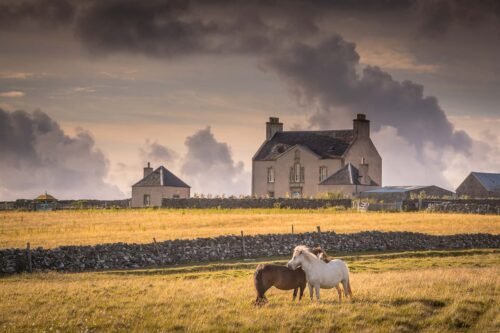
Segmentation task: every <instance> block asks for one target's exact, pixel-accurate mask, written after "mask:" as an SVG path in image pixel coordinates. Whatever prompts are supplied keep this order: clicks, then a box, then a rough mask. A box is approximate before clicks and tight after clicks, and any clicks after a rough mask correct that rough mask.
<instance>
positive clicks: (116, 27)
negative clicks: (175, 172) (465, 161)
mask: <svg viewBox="0 0 500 333" xmlns="http://www.w3.org/2000/svg"><path fill="white" fill-rule="evenodd" d="M20 3H21V4H22V5H18V4H17V2H15V1H9V2H8V5H4V7H3V9H4V13H7V14H8V15H6V14H0V25H1V24H2V23H3V24H4V25H9V26H14V25H16V24H19V23H16V22H20V23H23V22H24V21H26V20H30V21H33V22H38V23H42V25H44V24H46V23H43V22H47V18H52V19H53V20H54V21H57V22H60V23H58V24H66V25H67V26H68V27H69V28H70V29H71V30H72V31H73V32H74V34H75V36H76V38H77V39H78V40H79V41H80V42H81V43H82V44H83V46H84V47H85V48H86V49H88V50H90V51H92V52H95V53H101V54H113V53H135V54H144V55H147V56H150V57H154V58H164V59H168V60H173V59H177V58H182V59H185V57H187V56H199V55H213V54H216V55H244V56H251V57H253V58H257V59H258V60H259V63H260V66H261V68H263V69H265V70H266V71H268V72H271V73H275V74H276V75H277V76H278V77H279V79H280V80H281V81H282V82H283V83H284V84H285V85H286V87H287V88H288V90H289V91H290V92H291V93H292V94H293V95H294V96H295V97H296V99H297V101H298V102H299V103H300V105H303V106H305V107H307V108H308V109H309V110H311V111H312V112H311V113H309V126H310V127H319V128H325V127H328V128H330V127H335V125H336V124H337V123H339V122H342V121H346V120H348V119H351V118H352V116H353V115H354V114H355V113H358V112H362V113H366V114H367V115H368V117H369V118H370V119H371V120H372V124H373V127H374V130H375V131H379V130H382V129H383V128H384V127H387V128H393V129H395V131H396V135H397V137H398V138H401V140H402V142H404V144H405V145H406V146H409V147H411V149H412V150H414V151H415V154H416V158H417V159H418V163H422V164H424V165H426V166H427V167H428V168H429V170H433V172H434V171H435V172H436V173H441V175H445V171H443V170H445V169H442V168H441V167H443V161H442V160H441V159H439V158H436V157H435V155H436V154H439V153H438V152H447V154H449V155H450V156H451V154H456V156H462V157H463V156H465V157H466V158H467V157H471V156H475V157H476V158H478V159H480V160H488V158H487V155H489V154H492V152H493V151H492V150H491V149H493V148H491V147H492V146H489V145H486V146H481V147H480V148H478V147H479V146H480V145H479V146H478V142H477V141H474V140H472V139H471V138H470V136H469V135H468V134H467V133H466V132H465V131H460V130H456V129H455V128H454V126H453V124H452V123H451V122H450V121H449V119H448V118H447V116H446V114H445V112H444V110H443V109H442V107H441V105H440V103H439V101H438V99H437V98H436V97H433V96H427V95H426V94H425V91H424V87H423V85H420V84H418V83H415V82H412V81H400V80H396V79H395V78H393V76H391V75H390V74H389V73H388V72H386V71H384V70H383V69H381V68H379V67H374V66H365V67H363V66H362V64H361V63H360V55H359V54H358V52H357V51H356V44H355V43H351V42H348V41H346V40H345V39H344V38H343V37H342V36H341V35H339V34H336V33H334V32H335V31H337V30H338V29H337V28H338V27H339V26H341V25H342V22H345V21H346V17H347V18H348V20H349V21H350V22H354V23H351V28H352V27H356V28H357V26H359V27H361V28H362V29H364V30H363V31H367V29H369V27H371V26H373V25H376V26H377V29H385V30H383V31H384V32H385V33H387V31H390V32H391V33H394V34H395V35H398V38H399V42H401V43H409V44H411V45H412V48H413V49H412V51H413V53H412V56H413V57H411V58H407V59H399V60H397V59H396V60H397V61H395V62H393V63H395V64H396V65H397V67H396V68H407V69H408V68H409V69H411V70H413V71H415V70H417V71H420V72H425V73H429V72H434V71H436V70H439V71H441V70H443V67H447V66H450V67H449V68H452V66H455V67H453V68H454V69H455V72H453V73H452V74H453V75H457V73H459V72H460V73H462V72H465V71H467V68H465V67H464V68H462V67H461V66H459V65H460V62H455V59H457V58H460V59H468V62H470V63H471V64H472V65H469V66H470V68H469V70H470V69H472V71H475V72H477V71H476V67H478V66H479V67H481V66H483V67H484V64H487V66H486V67H488V68H487V69H488V73H495V71H496V69H498V61H497V58H498V57H496V55H497V53H498V52H499V50H500V48H498V45H499V43H498V36H500V34H498V31H500V30H499V27H500V19H499V18H500V5H499V2H498V1H495V0H482V1H481V0H479V1H474V2H473V3H471V2H470V1H463V0H457V1H451V0H436V1H413V0H406V1H385V0H380V1H373V0H359V1H347V0H346V1H343V0H341V1H321V0H318V1H300V0H295V1H293V0H292V1H270V2H265V1H258V0H255V1H251V0H248V1H233V2H229V3H228V2H221V1H217V0H212V1H210V0H204V1H196V0H192V1H180V0H179V1H175V0H174V1H157V0H152V1H139V0H129V1H117V0H107V1H89V2H86V3H85V4H84V5H83V4H82V3H79V2H67V1H63V0H59V1H56V0H52V1H49V0H44V1H43V2H42V3H46V4H48V5H49V8H53V9H52V10H47V9H46V8H45V7H44V8H39V7H38V4H37V3H36V2H30V1H23V2H20ZM30 6H31V7H30ZM37 8H38V9H37ZM65 8H66V9H65ZM1 9H2V7H0V12H2V11H1ZM61 13H67V14H68V15H67V19H64V18H61V19H60V20H59V21H58V20H57V19H58V18H59V17H60V16H61ZM10 17H13V19H11V18H10ZM380 21H383V24H380V23H379V22H380ZM366 22H371V23H370V24H371V25H370V24H366ZM367 27H368V28H367ZM484 27H487V28H488V34H487V37H484V38H477V35H476V34H477V32H478V31H484V30H478V29H482V28H484ZM457 31H458V32H457ZM451 32H454V34H453V36H454V37H453V38H455V39H451V38H449V39H442V40H441V39H440V40H439V42H438V43H435V44H432V43H433V42H432V40H433V39H435V38H434V37H436V36H447V35H451ZM429 40H430V41H429ZM445 42H446V43H445ZM469 42H470V43H471V44H470V45H469ZM436 44H443V45H436ZM445 44H446V45H445ZM430 45H433V46H435V47H429V46H430ZM479 46H480V47H479ZM444 48H446V50H445V51H446V52H441V51H442V50H443V49H444ZM486 48H487V49H488V50H489V51H491V52H487V53H485V55H481V58H479V59H481V61H477V59H478V52H477V50H478V49H486ZM436 50H438V51H436ZM483 53H484V52H483ZM488 57H489V58H488ZM443 59H444V60H443ZM471 59H473V60H474V61H471ZM484 59H485V61H482V60H484ZM429 60H432V61H429ZM375 63H376V62H375ZM450 64H452V65H450ZM493 66H496V67H493ZM489 67H491V68H493V70H491V68H489ZM449 68H448V69H446V70H450V69H449ZM479 73H480V74H479V75H480V76H481V75H482V74H484V73H485V72H484V70H483V69H482V70H481V71H479ZM458 75H460V74H458ZM476 75H477V74H476ZM203 131H205V132H207V133H208V134H207V133H204V132H203ZM203 131H200V132H199V133H198V134H199V135H198V134H195V135H193V136H192V137H190V139H188V140H187V141H186V145H187V146H188V151H189V152H188V156H190V157H191V158H192V159H193V162H192V163H188V162H185V163H184V164H183V171H186V174H187V175H189V176H191V177H194V178H193V179H194V181H195V182H197V181H201V180H203V177H205V176H206V175H205V174H203V172H204V169H203V168H202V165H204V166H205V169H206V168H207V165H208V168H210V157H209V156H205V155H204V154H203V151H199V150H198V148H197V147H196V146H195V145H194V144H192V141H196V140H195V139H196V138H198V137H199V136H203V135H204V136H206V137H207V139H209V138H210V135H211V137H212V141H210V140H209V141H208V142H207V143H205V142H200V146H204V147H205V146H206V147H209V148H211V149H215V151H216V152H219V149H222V148H220V147H226V148H227V150H228V151H229V149H228V147H227V145H225V144H223V143H219V142H217V141H216V140H215V138H213V135H212V134H211V131H210V130H209V129H208V130H203ZM209 142H212V144H211V145H210V144H209ZM214 142H215V144H214ZM202 143H203V145H202ZM214 147H215V148H214ZM216 147H219V148H216ZM488 147H490V148H488ZM488 149H489V150H488ZM480 152H481V153H482V154H485V155H486V156H479V155H477V154H479V153H480ZM219 153H220V152H219ZM227 155H228V156H229V157H231V155H230V153H228V154H226V155H224V154H220V155H219V154H216V156H218V158H217V159H216V161H218V162H217V163H218V164H217V163H216V164H217V165H219V164H220V165H221V167H220V168H221V169H224V168H226V169H227V170H226V171H228V172H230V173H229V174H228V177H233V178H235V177H236V176H235V175H238V174H241V172H239V173H238V172H237V170H239V169H238V164H237V163H236V164H235V163H234V162H233V161H232V160H231V159H228V158H227ZM224 156H226V157H224ZM205 161H208V163H206V164H205ZM222 161H225V162H222ZM229 161H230V162H229ZM231 172H232V173H231ZM236 178H238V177H236ZM231 181H232V182H235V180H234V179H233V180H231ZM236 182H237V181H236ZM200 184H201V183H200ZM216 185H217V184H214V186H216Z"/></svg>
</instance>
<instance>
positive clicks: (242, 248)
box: [241, 230, 247, 258]
mask: <svg viewBox="0 0 500 333" xmlns="http://www.w3.org/2000/svg"><path fill="white" fill-rule="evenodd" d="M241 253H242V255H243V258H245V257H246V256H247V253H246V249H245V237H244V235H243V230H241Z"/></svg>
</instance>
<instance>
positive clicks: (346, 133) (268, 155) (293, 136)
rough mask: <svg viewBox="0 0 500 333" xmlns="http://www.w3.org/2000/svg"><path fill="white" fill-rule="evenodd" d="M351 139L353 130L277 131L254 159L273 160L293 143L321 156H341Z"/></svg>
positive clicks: (352, 138)
mask: <svg viewBox="0 0 500 333" xmlns="http://www.w3.org/2000/svg"><path fill="white" fill-rule="evenodd" d="M353 140H354V132H353V130H336V131H286V132H277V133H275V134H274V136H273V137H272V138H271V139H270V140H268V141H267V142H265V143H264V144H263V145H262V147H261V148H260V149H259V151H258V152H257V154H255V157H254V160H256V161H266V160H274V159H276V158H277V157H278V156H279V155H281V154H283V153H284V152H285V151H287V150H288V149H290V148H291V147H293V146H295V145H302V146H305V147H307V148H309V149H310V150H311V151H312V152H314V153H315V154H317V155H318V156H320V157H321V158H336V157H341V156H342V155H343V154H344V153H345V152H346V150H347V148H348V147H349V145H350V144H351V143H352V141H353Z"/></svg>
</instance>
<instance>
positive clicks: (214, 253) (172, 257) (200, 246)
mask: <svg viewBox="0 0 500 333" xmlns="http://www.w3.org/2000/svg"><path fill="white" fill-rule="evenodd" d="M243 242H244V247H243ZM299 244H305V245H308V246H317V245H321V246H322V247H323V248H325V249H327V250H328V252H329V253H331V254H333V255H334V254H335V253H338V252H343V253H349V252H363V251H407V250H437V249H470V248H500V235H491V234H460V235H449V236H432V235H427V234H421V233H411V232H377V231H369V232H359V233H353V234H337V233H335V232H323V233H303V234H270V235H256V236H244V237H241V236H220V237H215V238H198V239H192V240H172V241H164V242H158V243H150V244H125V243H115V244H103V245H95V246H63V247H59V248H56V249H42V248H36V249H32V250H31V252H30V253H31V264H32V265H31V266H32V269H33V270H34V271H46V270H55V271H65V272H82V271H93V270H104V269H134V268H147V267H157V266H166V265H174V264H184V263H194V262H207V261H221V260H230V259H241V258H263V257H270V256H291V254H292V250H293V248H294V247H295V246H296V245H299ZM243 248H244V249H245V250H243ZM28 267H29V264H28V260H27V253H26V250H25V249H4V250H0V273H3V274H11V273H16V272H22V271H25V270H27V269H28Z"/></svg>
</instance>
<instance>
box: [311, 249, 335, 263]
mask: <svg viewBox="0 0 500 333" xmlns="http://www.w3.org/2000/svg"><path fill="white" fill-rule="evenodd" d="M311 252H312V254H314V255H315V256H316V257H318V258H319V259H321V260H323V261H324V262H326V263H329V262H330V261H331V260H330V258H328V255H327V254H326V252H325V250H323V249H322V248H321V246H316V247H315V248H313V249H312V250H311Z"/></svg>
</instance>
